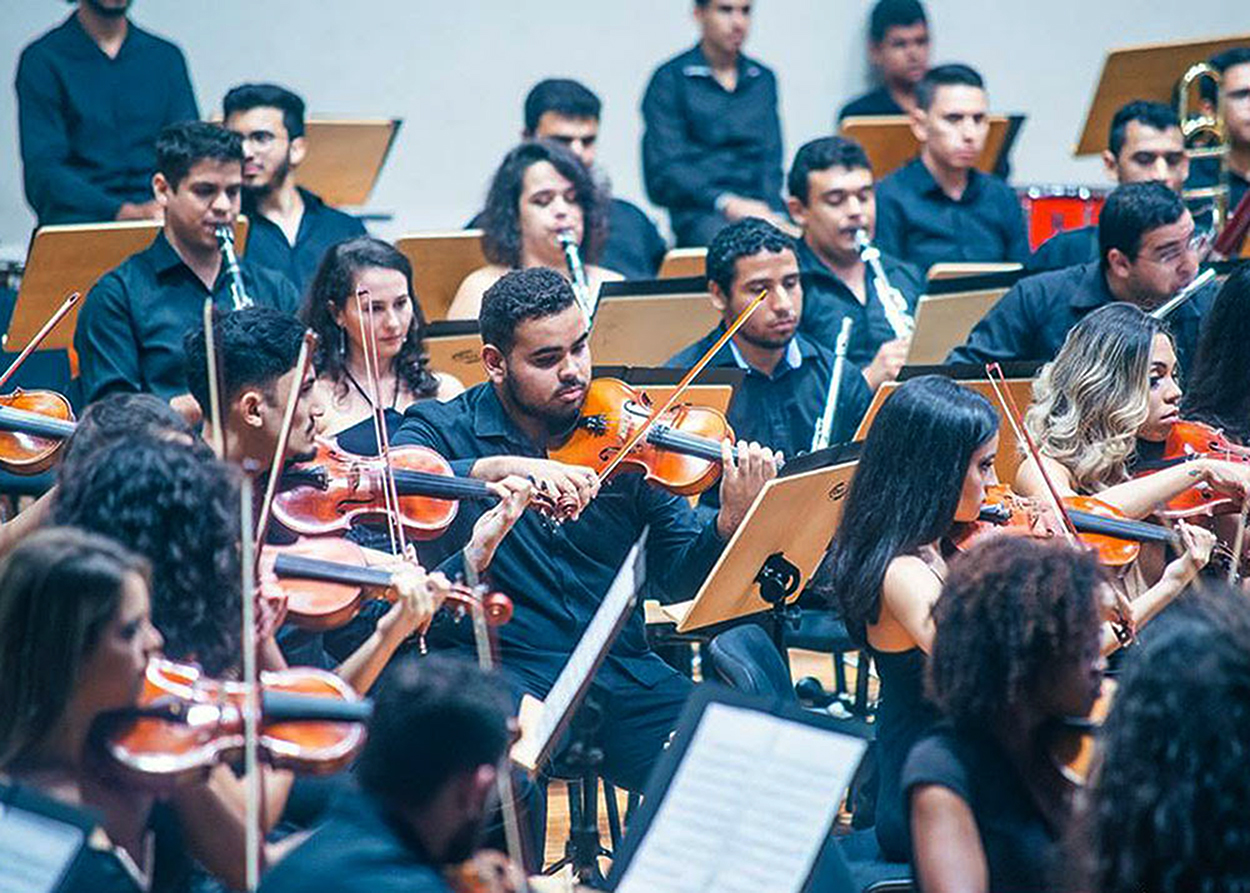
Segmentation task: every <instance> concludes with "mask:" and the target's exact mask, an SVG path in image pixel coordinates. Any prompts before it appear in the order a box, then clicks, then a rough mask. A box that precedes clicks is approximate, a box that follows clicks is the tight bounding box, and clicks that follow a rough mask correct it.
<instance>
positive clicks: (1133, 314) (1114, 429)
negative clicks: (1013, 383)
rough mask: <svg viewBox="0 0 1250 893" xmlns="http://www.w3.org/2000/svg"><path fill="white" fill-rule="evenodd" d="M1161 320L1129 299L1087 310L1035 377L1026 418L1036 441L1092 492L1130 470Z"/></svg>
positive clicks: (1147, 405)
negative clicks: (1152, 353)
mask: <svg viewBox="0 0 1250 893" xmlns="http://www.w3.org/2000/svg"><path fill="white" fill-rule="evenodd" d="M1166 331H1167V330H1166V329H1165V328H1164V327H1163V325H1162V323H1160V322H1159V321H1158V320H1155V319H1153V318H1152V317H1150V316H1149V315H1147V314H1145V313H1143V312H1142V311H1141V310H1140V309H1138V308H1137V307H1135V306H1133V305H1132V304H1126V303H1121V302H1116V303H1113V304H1107V305H1106V306H1104V307H1100V308H1099V309H1097V310H1095V311H1094V312H1092V313H1090V314H1089V315H1088V316H1086V317H1085V318H1084V319H1082V320H1081V321H1080V322H1079V323H1077V324H1076V325H1075V326H1074V327H1073V328H1072V330H1071V331H1069V332H1068V337H1067V339H1066V340H1065V341H1064V342H1063V347H1061V348H1060V349H1059V353H1058V354H1057V355H1056V356H1055V359H1054V360H1052V361H1051V362H1049V363H1047V364H1046V365H1045V366H1043V367H1042V371H1041V373H1040V375H1039V376H1038V378H1037V381H1035V382H1034V383H1033V405H1032V406H1030V407H1029V410H1028V412H1026V413H1025V415H1024V424H1025V427H1026V428H1028V431H1029V434H1030V435H1031V436H1032V437H1033V439H1034V440H1035V441H1036V442H1037V445H1038V448H1039V449H1040V450H1041V451H1042V452H1043V453H1045V454H1046V455H1047V456H1049V457H1051V458H1052V459H1054V460H1055V461H1057V462H1059V463H1060V464H1061V465H1063V466H1064V467H1065V468H1067V469H1068V470H1069V471H1070V472H1071V474H1072V477H1073V480H1074V482H1075V485H1076V489H1077V490H1080V491H1082V492H1086V493H1097V492H1099V491H1101V490H1105V489H1107V488H1108V487H1112V486H1114V485H1116V484H1118V483H1120V482H1121V481H1124V480H1126V479H1127V478H1128V462H1129V459H1130V458H1131V457H1132V455H1133V453H1134V451H1135V450H1136V448H1137V431H1138V429H1139V428H1141V426H1142V424H1143V423H1144V422H1145V421H1146V417H1147V415H1148V414H1149V411H1150V350H1151V346H1152V344H1153V343H1154V337H1155V335H1157V334H1166Z"/></svg>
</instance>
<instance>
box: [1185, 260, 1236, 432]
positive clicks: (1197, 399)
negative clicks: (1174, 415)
mask: <svg viewBox="0 0 1250 893" xmlns="http://www.w3.org/2000/svg"><path fill="white" fill-rule="evenodd" d="M1248 325H1250V264H1247V263H1242V264H1239V265H1238V266H1237V267H1236V268H1235V269H1234V270H1233V272H1232V274H1231V275H1230V276H1229V277H1228V278H1227V279H1226V280H1224V285H1223V287H1221V288H1220V290H1219V293H1218V294H1217V295H1216V296H1215V300H1214V301H1212V302H1211V308H1210V309H1209V310H1208V311H1207V314H1206V318H1205V319H1203V321H1202V337H1201V339H1199V341H1198V354H1197V357H1196V358H1195V360H1194V364H1193V368H1192V369H1191V370H1190V373H1189V374H1188V375H1186V376H1185V396H1184V398H1183V399H1182V400H1181V415H1182V416H1183V417H1184V418H1186V419H1192V420H1193V421H1196V422H1205V423H1206V424H1208V425H1212V426H1214V427H1216V428H1219V429H1220V430H1222V431H1223V432H1224V433H1225V434H1226V435H1227V436H1228V437H1230V438H1232V440H1233V441H1234V442H1236V443H1240V444H1243V445H1244V444H1250V390H1248V389H1247V387H1246V383H1247V382H1250V351H1247V350H1246V345H1247V344H1248V343H1250V331H1247V326H1248Z"/></svg>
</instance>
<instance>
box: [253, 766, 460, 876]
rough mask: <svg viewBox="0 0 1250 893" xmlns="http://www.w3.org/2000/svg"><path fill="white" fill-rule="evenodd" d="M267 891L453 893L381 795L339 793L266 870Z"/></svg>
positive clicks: (418, 843) (358, 792) (354, 791)
mask: <svg viewBox="0 0 1250 893" xmlns="http://www.w3.org/2000/svg"><path fill="white" fill-rule="evenodd" d="M260 889H261V890H262V891H263V893H304V891H307V890H335V891H342V893H451V888H450V887H448V886H447V882H446V881H445V880H444V879H443V875H442V872H441V871H440V870H439V867H438V866H437V865H435V864H434V863H433V861H432V860H431V859H430V857H429V856H428V855H427V854H426V852H425V850H424V848H423V847H422V846H421V844H420V842H419V841H418V840H417V838H416V837H415V836H414V835H413V834H412V833H411V832H410V831H409V830H408V829H407V828H406V827H405V826H404V825H403V824H402V823H401V822H400V821H399V820H398V819H397V818H395V817H394V816H392V815H390V814H389V812H388V810H387V808H386V806H385V805H384V804H382V803H381V802H380V801H379V800H378V799H377V798H375V797H373V796H371V795H369V794H366V793H363V792H361V791H358V790H354V789H353V790H350V791H347V792H345V793H343V794H342V795H340V796H339V797H338V799H336V800H335V802H334V805H333V807H331V811H330V816H329V819H328V820H327V821H326V822H325V823H324V824H323V825H321V826H320V827H318V828H317V829H316V830H315V831H314V832H313V833H312V836H310V837H309V838H308V839H307V840H305V841H304V842H303V843H301V844H300V845H299V846H298V847H296V848H295V849H294V850H292V851H291V852H290V853H289V854H288V855H287V856H286V857H285V858H283V859H282V861H280V862H279V863H278V864H277V865H275V866H274V867H273V868H272V869H270V870H269V871H267V872H265V877H264V880H263V881H262V882H261V885H260Z"/></svg>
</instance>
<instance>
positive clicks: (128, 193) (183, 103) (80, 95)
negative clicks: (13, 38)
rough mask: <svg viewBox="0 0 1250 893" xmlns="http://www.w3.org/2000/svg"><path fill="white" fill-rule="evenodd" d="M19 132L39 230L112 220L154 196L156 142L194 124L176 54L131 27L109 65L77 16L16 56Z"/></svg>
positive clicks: (187, 83) (184, 65)
mask: <svg viewBox="0 0 1250 893" xmlns="http://www.w3.org/2000/svg"><path fill="white" fill-rule="evenodd" d="M17 109H18V131H19V133H20V136H21V148H22V172H23V175H24V178H25V182H26V200H27V201H28V202H30V206H31V207H32V208H33V209H34V210H35V213H36V214H37V215H38V217H39V223H40V224H41V225H43V224H49V223H77V222H84V221H99V220H113V219H114V218H115V217H116V216H117V211H118V209H119V208H120V207H121V205H122V202H135V203H141V202H146V201H150V200H151V198H152V172H153V171H154V170H155V169H156V137H157V135H158V134H159V133H160V131H161V128H162V127H164V126H165V125H166V124H174V123H177V122H179V121H194V120H198V119H199V117H200V112H199V109H198V108H197V106H196V104H195V94H194V93H192V92H191V79H190V78H189V77H188V75H187V63H186V60H184V59H183V57H182V51H181V50H179V49H178V47H176V46H174V44H172V43H170V42H169V41H167V40H162V39H161V38H159V37H157V36H155V35H154V34H150V33H148V32H147V31H144V30H143V29H142V28H139V27H137V26H136V25H135V24H134V23H133V22H130V23H129V25H128V29H127V32H126V39H125V40H124V41H123V42H122V45H121V49H120V50H119V51H118V53H117V57H116V58H115V59H110V58H109V57H108V56H107V55H105V54H104V51H103V50H101V49H100V48H99V46H97V45H96V43H95V41H94V40H92V39H91V37H90V36H89V35H88V34H87V32H86V31H84V30H83V28H82V25H80V24H79V22H78V15H77V14H76V13H75V14H73V15H71V16H70V17H69V18H68V19H66V20H65V22H64V23H62V24H61V25H60V26H58V27H56V28H54V29H52V30H51V31H49V32H48V33H47V34H45V35H43V36H42V37H40V38H39V39H38V40H36V41H34V42H33V43H31V44H30V45H29V46H27V47H26V49H24V50H23V51H22V57H21V60H20V61H19V62H18V66H17Z"/></svg>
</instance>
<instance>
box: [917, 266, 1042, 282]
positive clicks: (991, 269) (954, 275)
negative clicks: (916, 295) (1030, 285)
mask: <svg viewBox="0 0 1250 893" xmlns="http://www.w3.org/2000/svg"><path fill="white" fill-rule="evenodd" d="M1023 269H1024V268H1023V267H1022V266H1021V265H1020V264H1018V263H1016V262H1015V261H939V262H938V263H936V264H934V265H933V266H931V267H929V270H928V272H927V273H925V280H926V282H928V283H933V282H942V281H944V280H948V279H968V278H972V277H974V276H989V275H993V274H994V273H1019V272H1021V271H1022V270H1023Z"/></svg>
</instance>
